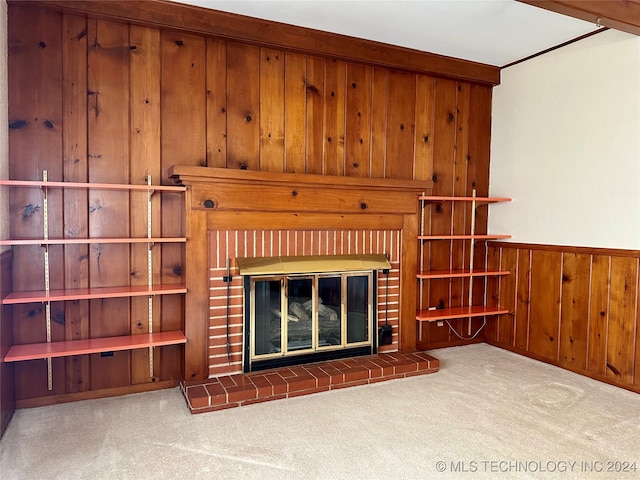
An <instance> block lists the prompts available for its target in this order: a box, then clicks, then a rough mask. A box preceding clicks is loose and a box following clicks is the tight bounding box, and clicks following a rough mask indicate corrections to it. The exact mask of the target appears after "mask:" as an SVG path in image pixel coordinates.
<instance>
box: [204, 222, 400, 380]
mask: <svg viewBox="0 0 640 480" xmlns="http://www.w3.org/2000/svg"><path fill="white" fill-rule="evenodd" d="M208 241H209V325H208V328H209V335H208V375H209V376H210V377H213V376H217V375H221V374H230V373H239V372H242V371H243V370H244V371H246V370H248V369H247V368H246V364H247V354H248V352H247V347H248V345H247V339H246V336H245V335H244V334H245V329H244V327H245V324H246V322H245V319H246V315H247V313H248V312H247V310H246V308H245V307H244V304H245V300H246V294H245V290H244V289H245V285H244V281H245V277H243V276H241V275H240V272H239V270H238V262H237V259H238V258H243V259H245V258H273V257H303V258H304V257H311V256H326V257H327V258H328V259H331V258H335V256H356V255H375V254H381V255H384V256H386V258H387V259H388V261H389V265H390V267H391V268H389V269H388V275H387V274H380V273H379V274H376V275H374V277H375V278H376V281H375V284H374V285H373V288H374V289H375V294H374V295H372V298H375V300H376V303H375V308H374V312H375V317H374V319H373V323H374V325H373V327H374V328H373V329H372V331H370V332H369V339H370V340H371V343H372V346H373V347H375V348H374V350H377V351H378V352H392V351H397V350H398V339H399V335H398V333H399V303H400V255H401V248H400V246H401V231H400V230H212V231H209V235H208ZM227 259H229V260H230V262H229V269H230V274H231V275H230V277H231V282H229V284H227V282H225V279H226V277H227ZM306 273H309V274H311V273H313V272H306ZM304 278H309V277H308V275H307V276H305V277H304ZM332 278H336V277H335V276H333V277H332ZM227 292H228V293H227ZM335 323H336V324H339V320H338V319H336V320H335ZM387 324H388V325H389V326H390V327H391V331H392V343H391V344H390V345H380V346H378V345H377V340H378V339H377V331H378V327H381V326H383V325H387ZM296 326H297V325H296ZM321 350H322V349H321ZM328 350H331V351H334V350H335V349H333V350H332V349H330V348H329V349H325V351H328ZM361 352H362V354H364V350H362V351H361ZM243 353H244V355H243ZM368 353H372V351H369V352H368ZM305 358H307V359H308V358H310V357H305ZM334 358H335V357H334Z"/></svg>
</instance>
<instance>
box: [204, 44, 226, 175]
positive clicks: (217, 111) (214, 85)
mask: <svg viewBox="0 0 640 480" xmlns="http://www.w3.org/2000/svg"><path fill="white" fill-rule="evenodd" d="M206 42H207V45H206V49H207V59H206V67H205V68H206V83H207V166H208V167H216V168H224V167H226V166H227V44H226V43H225V42H223V41H221V40H216V39H213V38H207V39H206Z"/></svg>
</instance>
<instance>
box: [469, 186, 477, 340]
mask: <svg viewBox="0 0 640 480" xmlns="http://www.w3.org/2000/svg"><path fill="white" fill-rule="evenodd" d="M471 196H472V198H473V200H472V201H471V241H470V243H469V248H470V250H469V272H471V273H472V274H473V260H474V259H473V256H474V253H475V244H476V241H475V238H473V236H474V235H475V233H476V189H475V188H474V189H473V191H472V192H471ZM467 305H473V275H471V276H470V277H469V297H468V303H467ZM467 335H469V336H471V318H469V327H468V331H467Z"/></svg>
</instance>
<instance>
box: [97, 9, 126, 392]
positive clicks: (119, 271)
mask: <svg viewBox="0 0 640 480" xmlns="http://www.w3.org/2000/svg"><path fill="white" fill-rule="evenodd" d="M87 30H88V37H89V38H88V42H89V50H88V72H89V73H88V78H87V81H88V87H89V89H88V91H89V99H88V109H89V111H88V139H89V140H88V152H89V181H90V182H109V183H128V182H129V30H128V27H127V26H126V25H122V24H119V23H112V22H106V21H102V20H88V29H87ZM128 217H129V198H128V192H120V191H100V190H92V191H90V192H89V234H90V236H92V237H102V236H104V237H110V236H111V237H114V236H115V237H127V236H128V235H129V218H128ZM129 266H130V262H129V249H128V247H127V246H126V245H111V244H95V245H92V246H91V248H90V285H91V286H92V287H106V286H117V285H127V284H128V283H129V272H130V270H129ZM128 312H129V300H128V299H100V300H92V301H91V304H90V329H91V336H92V337H109V336H117V335H128V334H129V332H130V323H129V314H128ZM129 369H130V352H115V353H113V354H111V355H110V354H97V355H91V388H92V389H93V390H96V389H102V388H108V387H116V386H124V385H128V384H129V383H130V371H129Z"/></svg>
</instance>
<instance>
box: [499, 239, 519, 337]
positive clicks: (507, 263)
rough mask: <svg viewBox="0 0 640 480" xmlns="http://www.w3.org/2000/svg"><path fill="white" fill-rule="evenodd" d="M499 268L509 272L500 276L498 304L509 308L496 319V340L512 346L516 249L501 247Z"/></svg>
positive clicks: (516, 267)
mask: <svg viewBox="0 0 640 480" xmlns="http://www.w3.org/2000/svg"><path fill="white" fill-rule="evenodd" d="M500 268H501V269H502V270H509V271H510V272H511V273H510V274H509V275H507V276H503V277H501V278H500V306H501V307H502V308H506V309H508V310H509V314H508V315H501V316H500V317H499V319H498V322H499V323H498V338H497V342H498V343H499V344H502V345H506V346H513V345H514V342H515V335H514V333H515V312H516V292H517V290H516V284H517V280H518V250H517V249H515V248H506V247H503V248H502V258H501V260H500Z"/></svg>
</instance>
